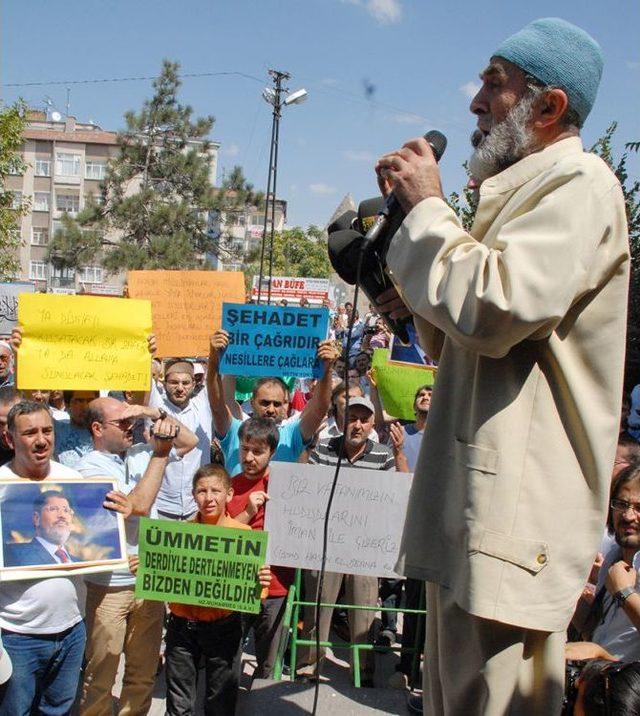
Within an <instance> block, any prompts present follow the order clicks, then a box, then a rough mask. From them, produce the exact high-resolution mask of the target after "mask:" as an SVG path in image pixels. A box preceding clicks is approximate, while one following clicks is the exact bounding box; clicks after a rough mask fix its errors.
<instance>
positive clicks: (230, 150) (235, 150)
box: [221, 144, 240, 157]
mask: <svg viewBox="0 0 640 716" xmlns="http://www.w3.org/2000/svg"><path fill="white" fill-rule="evenodd" d="M221 153H222V154H224V155H225V156H227V157H237V156H238V154H240V147H239V146H238V145H237V144H230V145H229V146H228V147H224V148H223V149H222V150H221Z"/></svg>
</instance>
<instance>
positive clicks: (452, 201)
mask: <svg viewBox="0 0 640 716" xmlns="http://www.w3.org/2000/svg"><path fill="white" fill-rule="evenodd" d="M462 166H463V167H464V170H465V172H466V173H467V175H469V167H468V165H467V162H464V164H463V165H462ZM447 203H448V204H449V206H450V207H451V208H452V209H453V210H454V211H455V212H456V214H457V215H458V218H459V219H460V222H461V223H462V226H463V227H464V229H465V231H471V227H472V225H473V220H474V218H475V216H476V209H477V208H478V191H477V189H473V188H472V187H470V186H469V185H468V184H467V185H466V186H465V188H464V189H463V190H462V196H460V194H458V192H455V191H452V192H451V194H449V200H448V202H447Z"/></svg>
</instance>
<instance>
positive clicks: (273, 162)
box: [258, 70, 291, 304]
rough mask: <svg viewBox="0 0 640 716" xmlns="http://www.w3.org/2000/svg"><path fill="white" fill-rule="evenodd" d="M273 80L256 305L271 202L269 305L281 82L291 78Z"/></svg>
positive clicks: (283, 75)
mask: <svg viewBox="0 0 640 716" xmlns="http://www.w3.org/2000/svg"><path fill="white" fill-rule="evenodd" d="M269 74H270V75H271V79H272V80H273V89H270V88H269V90H267V91H266V93H265V94H264V97H265V99H267V101H268V102H269V103H270V104H271V105H273V121H272V123H271V150H270V152H269V175H268V177H267V193H266V196H265V207H264V221H263V225H262V247H261V249H260V275H259V277H258V303H260V299H261V298H262V278H263V276H264V259H265V249H266V246H267V224H268V219H269V201H271V231H270V235H269V283H268V289H267V303H268V304H270V303H271V277H272V275H273V235H274V231H275V223H276V187H277V182H278V141H279V137H280V117H281V116H282V94H283V92H286V91H287V88H286V87H283V82H285V81H286V80H288V79H290V78H291V75H290V74H289V73H288V72H280V71H279V70H269Z"/></svg>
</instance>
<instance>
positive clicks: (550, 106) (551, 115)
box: [533, 87, 569, 129]
mask: <svg viewBox="0 0 640 716" xmlns="http://www.w3.org/2000/svg"><path fill="white" fill-rule="evenodd" d="M568 109H569V98H568V97H567V93H566V92H565V91H564V90H563V89H560V88H559V87H554V88H553V89H551V90H548V91H547V92H545V93H544V94H542V95H541V96H540V98H539V99H538V101H537V103H536V108H535V111H534V121H533V126H534V127H538V128H539V129H547V128H549V127H552V126H553V125H554V124H555V125H557V124H559V123H560V121H561V119H562V117H563V116H564V115H565V114H566V113H567V110H568Z"/></svg>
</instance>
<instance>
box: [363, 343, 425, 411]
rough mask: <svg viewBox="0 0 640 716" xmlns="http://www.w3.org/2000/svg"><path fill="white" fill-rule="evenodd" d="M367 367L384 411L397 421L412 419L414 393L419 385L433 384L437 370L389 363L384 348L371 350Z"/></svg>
mask: <svg viewBox="0 0 640 716" xmlns="http://www.w3.org/2000/svg"><path fill="white" fill-rule="evenodd" d="M371 366H372V371H373V377H374V378H375V381H376V383H377V386H378V394H379V395H380V400H381V401H382V405H383V406H384V409H385V411H386V412H387V413H389V415H392V416H393V417H394V418H399V419H400V420H414V419H415V417H416V416H415V412H414V410H413V401H414V398H415V394H416V391H417V390H418V388H420V387H421V386H423V385H433V384H434V383H435V376H436V373H437V368H434V367H427V366H424V367H422V368H418V367H410V366H406V365H398V364H395V363H389V351H388V350H387V349H385V348H378V349H377V350H375V351H373V361H372V363H371Z"/></svg>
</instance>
